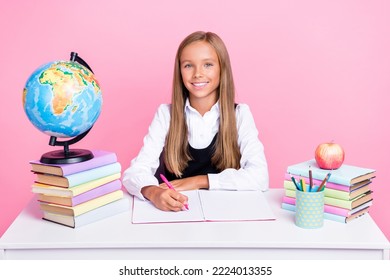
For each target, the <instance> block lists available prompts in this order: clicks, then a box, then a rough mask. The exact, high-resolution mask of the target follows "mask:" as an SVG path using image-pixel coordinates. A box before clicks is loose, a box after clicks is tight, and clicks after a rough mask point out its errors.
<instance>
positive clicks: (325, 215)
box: [282, 203, 369, 223]
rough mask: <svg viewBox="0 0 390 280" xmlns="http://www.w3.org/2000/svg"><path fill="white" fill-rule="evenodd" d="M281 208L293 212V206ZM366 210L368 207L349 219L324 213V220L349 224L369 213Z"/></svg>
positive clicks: (283, 204)
mask: <svg viewBox="0 0 390 280" xmlns="http://www.w3.org/2000/svg"><path fill="white" fill-rule="evenodd" d="M282 208H283V209H285V210H289V211H294V212H295V205H291V204H287V203H282ZM368 210H369V207H366V208H363V209H360V210H359V211H357V212H356V213H354V214H352V215H350V216H349V217H344V216H339V215H335V214H331V213H327V212H324V219H326V220H332V221H336V222H340V223H349V222H351V221H353V220H355V219H356V218H359V217H360V216H362V215H364V214H366V213H368V212H369V211H368Z"/></svg>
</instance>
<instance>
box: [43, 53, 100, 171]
mask: <svg viewBox="0 0 390 280" xmlns="http://www.w3.org/2000/svg"><path fill="white" fill-rule="evenodd" d="M70 60H71V61H76V62H78V63H80V64H81V65H83V66H85V67H87V68H88V69H89V70H90V71H91V72H92V73H93V71H92V69H91V67H89V65H88V64H87V63H86V62H85V61H84V60H83V59H82V58H81V57H79V56H78V55H77V53H75V52H71V53H70ZM91 129H92V127H91V128H89V129H88V130H87V131H85V132H83V133H82V134H80V135H78V136H76V137H74V138H72V139H69V140H67V141H57V137H55V136H50V141H49V145H50V146H63V147H64V150H56V151H51V152H47V153H45V154H43V155H42V156H41V159H40V161H41V162H42V163H46V164H68V163H77V162H82V161H87V160H90V159H92V158H93V154H92V152H91V151H89V150H84V149H69V146H70V145H72V144H75V143H77V142H79V141H80V140H81V139H83V138H84V137H85V136H86V135H87V134H88V132H89V131H90V130H91Z"/></svg>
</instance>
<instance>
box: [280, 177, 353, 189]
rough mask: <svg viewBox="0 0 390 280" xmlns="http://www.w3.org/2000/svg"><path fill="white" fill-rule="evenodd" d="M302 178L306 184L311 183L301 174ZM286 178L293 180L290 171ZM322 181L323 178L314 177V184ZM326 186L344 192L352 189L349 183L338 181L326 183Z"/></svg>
mask: <svg viewBox="0 0 390 280" xmlns="http://www.w3.org/2000/svg"><path fill="white" fill-rule="evenodd" d="M292 175H294V174H292ZM294 176H297V175H294ZM300 178H302V179H304V180H305V183H306V185H307V184H309V178H308V177H305V176H300ZM284 179H285V180H288V181H291V175H290V174H288V173H285V175H284ZM321 183H322V180H318V179H313V184H314V185H320V184H321ZM326 188H328V189H334V190H339V191H343V192H349V191H350V186H349V185H340V184H336V183H332V182H328V183H326Z"/></svg>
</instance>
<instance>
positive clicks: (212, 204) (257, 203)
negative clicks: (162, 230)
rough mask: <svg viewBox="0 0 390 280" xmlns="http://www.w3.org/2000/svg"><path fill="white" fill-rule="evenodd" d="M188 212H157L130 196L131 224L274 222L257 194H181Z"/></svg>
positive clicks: (199, 191) (216, 192) (146, 203)
mask: <svg viewBox="0 0 390 280" xmlns="http://www.w3.org/2000/svg"><path fill="white" fill-rule="evenodd" d="M182 193H183V194H184V195H186V196H187V197H188V206H189V210H183V211H179V212H171V211H161V210H159V209H157V208H156V207H155V206H154V205H153V204H152V203H151V202H150V201H147V200H145V201H144V200H140V199H139V198H137V197H134V206H133V216H132V222H133V223H134V224H139V223H173V222H206V221H261V220H274V219H275V215H274V214H273V212H272V210H271V208H270V207H269V204H268V201H267V199H266V197H265V195H264V193H263V192H261V191H205V190H193V191H183V192H182Z"/></svg>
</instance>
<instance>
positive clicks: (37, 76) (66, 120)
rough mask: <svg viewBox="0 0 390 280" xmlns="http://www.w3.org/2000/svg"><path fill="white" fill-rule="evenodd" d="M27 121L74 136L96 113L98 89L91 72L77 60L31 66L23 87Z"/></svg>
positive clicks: (55, 133)
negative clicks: (36, 67)
mask: <svg viewBox="0 0 390 280" xmlns="http://www.w3.org/2000/svg"><path fill="white" fill-rule="evenodd" d="M23 107H24V111H25V112H26V114H27V117H28V119H29V120H30V122H31V123H32V124H33V125H34V126H35V127H36V128H38V129H39V130H40V131H42V132H43V133H45V134H47V135H50V136H56V137H62V138H66V137H74V136H77V135H80V134H82V133H83V132H85V131H87V130H88V129H90V128H91V127H92V126H93V124H94V123H95V122H96V120H97V118H98V117H99V115H100V111H101V108H102V93H101V91H100V86H99V83H98V81H97V80H96V78H95V76H94V74H93V73H92V72H91V71H89V70H88V69H87V68H86V67H84V66H82V65H81V64H79V63H78V62H73V61H54V62H49V63H46V64H45V65H43V66H41V67H39V68H38V69H37V70H35V71H34V72H33V73H32V75H31V76H30V77H29V78H28V80H27V82H26V86H25V88H24V91H23Z"/></svg>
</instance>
